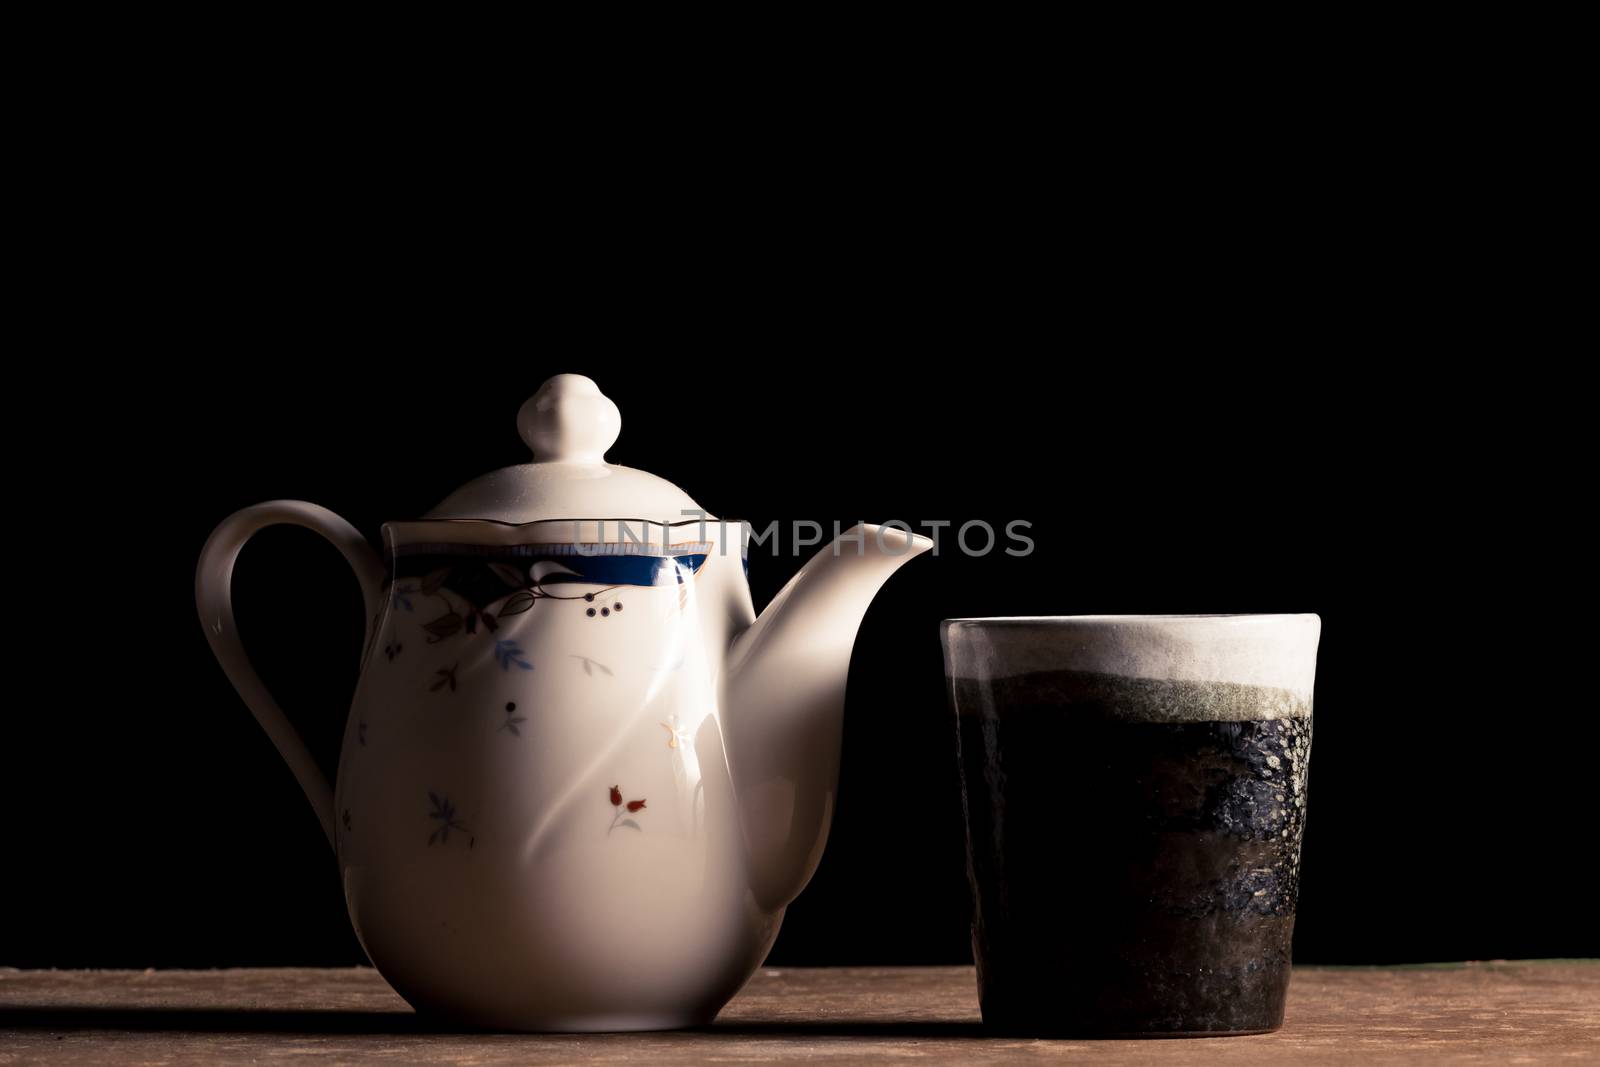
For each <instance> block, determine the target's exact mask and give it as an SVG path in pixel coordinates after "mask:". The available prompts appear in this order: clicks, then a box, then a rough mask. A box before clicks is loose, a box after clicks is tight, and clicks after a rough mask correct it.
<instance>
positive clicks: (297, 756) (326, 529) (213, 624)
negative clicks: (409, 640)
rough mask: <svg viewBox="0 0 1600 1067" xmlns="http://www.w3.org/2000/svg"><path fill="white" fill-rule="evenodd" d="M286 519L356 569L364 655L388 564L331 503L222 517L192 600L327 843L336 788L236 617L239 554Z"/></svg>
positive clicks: (278, 504) (289, 503)
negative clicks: (250, 650) (254, 662)
mask: <svg viewBox="0 0 1600 1067" xmlns="http://www.w3.org/2000/svg"><path fill="white" fill-rule="evenodd" d="M285 523H286V524H289V525H293V526H303V527H305V528H306V529H308V530H315V531H316V532H317V533H319V534H321V535H322V536H323V537H325V538H327V539H328V540H329V541H330V542H332V543H333V546H334V547H335V548H337V549H338V550H339V551H340V552H341V553H342V554H343V555H344V558H345V560H346V561H348V562H349V564H350V566H351V567H352V568H353V569H354V570H355V572H356V580H357V581H359V582H360V583H361V595H362V597H363V598H364V599H365V600H366V606H367V638H366V641H365V642H364V643H363V644H362V649H363V652H365V649H366V647H367V645H369V644H371V642H372V627H373V625H374V624H375V622H376V620H377V617H378V613H379V611H380V610H381V609H382V607H383V564H382V562H380V561H379V559H378V555H377V553H375V552H374V551H373V550H372V546H371V545H369V544H367V540H366V538H364V537H362V536H361V534H360V533H359V532H358V531H357V530H356V528H355V527H353V526H351V525H350V524H349V523H348V522H345V521H344V520H343V519H341V518H340V517H339V516H337V515H335V514H334V513H333V512H331V511H329V510H328V509H327V508H321V507H318V506H317V505H315V504H308V503H306V502H305V501H303V500H269V501H267V502H266V503H265V504H256V505H255V506H254V507H248V508H245V509H244V510H242V511H236V512H234V513H233V514H232V515H230V516H228V517H227V518H226V519H224V520H223V521H222V524H221V525H219V526H218V527H217V528H216V529H215V530H214V531H212V534H211V536H210V537H209V538H208V539H207V540H206V546H205V548H204V549H202V550H201V552H200V565H199V567H197V568H196V570H195V576H194V599H195V605H196V606H197V607H198V608H199V609H200V625H201V626H202V627H204V629H205V632H206V640H207V641H209V642H210V643H211V651H212V652H213V653H214V654H215V655H216V657H217V661H218V662H219V663H221V664H222V670H223V672H224V673H225V674H227V676H228V680H229V681H231V682H232V683H233V687H234V688H235V689H237V690H238V691H239V695H240V696H241V697H243V698H244V702H245V704H246V705H247V706H248V707H249V708H250V712H251V714H253V715H254V716H255V717H256V721H257V722H259V723H260V724H261V728H262V729H263V730H265V731H266V732H267V736H268V737H270V738H271V739H272V743H273V744H274V745H276V746H277V749H278V754H279V755H280V756H282V757H283V759H284V762H286V763H288V764H289V769H290V770H291V771H293V772H294V776H295V779H296V780H297V781H298V782H299V783H300V788H301V789H303V790H305V794H306V799H307V800H309V801H311V806H312V807H313V808H315V809H316V812H317V818H318V819H320V820H321V821H322V832H323V833H325V834H327V835H328V844H329V845H333V844H334V836H333V790H332V789H331V788H330V787H329V785H328V779H327V777H326V776H325V775H324V774H323V773H322V768H320V767H318V766H317V763H316V761H315V760H313V759H312V758H311V752H310V750H308V749H307V748H306V745H305V742H304V741H303V740H301V738H300V735H299V734H298V733H296V732H295V729H294V727H293V726H291V725H290V724H289V719H288V717H287V716H285V715H284V713H283V709H282V708H280V707H279V706H278V702H277V701H276V700H273V699H272V694H271V693H269V692H267V687H266V686H265V685H264V684H263V683H262V681H261V677H260V676H259V675H258V674H256V671H255V668H254V667H252V666H251V665H250V657H249V656H247V655H246V654H245V651H244V645H243V644H241V643H240V641H239V634H238V628H237V626H235V624H234V621H233V565H234V562H235V561H236V560H237V559H238V558H239V550H240V549H241V548H243V547H244V543H245V542H246V541H248V540H250V538H251V536H252V535H254V534H255V533H256V531H257V530H261V529H264V528H265V527H268V526H277V525H280V524H285Z"/></svg>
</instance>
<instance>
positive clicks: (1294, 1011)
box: [0, 961, 1600, 1067]
mask: <svg viewBox="0 0 1600 1067" xmlns="http://www.w3.org/2000/svg"><path fill="white" fill-rule="evenodd" d="M1056 1059H1060V1060H1073V1061H1076V1062H1084V1063H1104V1064H1132V1063H1139V1064H1197V1063H1219V1064H1280V1063H1286V1062H1288V1063H1296V1064H1324V1063H1329V1064H1331V1063H1359V1064H1361V1065H1362V1067H1373V1065H1379V1064H1390V1063H1406V1064H1411V1063H1429V1064H1431V1063H1452V1064H1454V1063H1462V1064H1478V1063H1482V1064H1491V1063H1492V1064H1518V1063H1527V1064H1550V1063H1555V1064H1569V1063H1570V1064H1578V1063H1600V962H1597V961H1540V962H1513V963H1481V964H1455V965H1443V966H1435V967H1422V968H1396V969H1386V968H1349V969H1320V968H1310V969H1307V968H1301V969H1298V970H1296V972H1295V976H1294V982H1293V985H1292V987H1291V990H1290V997H1289V1011H1288V1023H1287V1025H1286V1026H1285V1027H1284V1029H1283V1030H1282V1031H1280V1032H1278V1033H1276V1034H1268V1035H1264V1036H1259V1037H1236V1038H1208V1039H1199V1040H1166V1041H1160V1040H1158V1041H1040V1040H1018V1039H1012V1038H1004V1039H1002V1038H994V1037H988V1036H986V1035H985V1034H984V1031H983V1029H982V1027H981V1025H980V1022H979V1016H978V1002H977V996H976V993H975V989H974V985H973V974H972V968H970V967H934V968H838V969H835V968H827V969H765V970H762V971H760V972H759V973H757V974H756V976H755V977H754V978H752V979H751V980H750V983H749V985H748V986H746V987H745V989H744V991H743V992H741V993H740V994H739V996H738V997H737V998H735V999H734V1001H733V1003H731V1004H730V1005H729V1006H728V1007H727V1009H726V1010H724V1011H723V1013H722V1015H721V1016H720V1017H719V1018H718V1020H717V1022H716V1024H715V1025H714V1026H712V1027H710V1028H708V1029H705V1030H699V1031H679V1032H667V1033H652V1034H602V1035H524V1034H492V1033H473V1032H461V1031H451V1030H447V1029H446V1030H441V1029H439V1028H437V1027H435V1026H433V1025H430V1024H429V1023H428V1022H426V1021H424V1020H421V1019H419V1018H418V1017H417V1016H416V1015H414V1014H413V1013H412V1011H411V1009H410V1008H409V1007H407V1006H406V1004H405V1002H404V1001H402V1000H401V999H400V998H399V997H398V996H396V995H395V994H394V993H393V992H392V991H391V990H390V989H389V987H388V986H387V985H385V984H384V982H383V980H382V979H381V978H379V977H378V975H377V973H376V972H374V971H372V970H370V969H367V968H354V969H350V970H232V971H145V972H137V971H16V970H7V969H0V1064H35V1063H38V1064H53V1063H74V1064H106V1065H122V1064H191V1063H193V1064H211V1065H226V1064H236V1063H254V1064H267V1065H271V1064H278V1063H308V1062H309V1063H423V1062H426V1063H446V1064H459V1065H463V1067H467V1065H480V1064H512V1063H515V1064H546V1063H650V1064H708V1063H785V1062H791V1061H800V1060H809V1061H817V1062H825V1063H839V1064H850V1063H874V1064H881V1063H885V1062H894V1061H900V1060H906V1061H909V1060H915V1061H917V1062H919V1063H935V1064H936V1063H962V1064H987V1063H1028V1062H1033V1061H1036V1060H1056Z"/></svg>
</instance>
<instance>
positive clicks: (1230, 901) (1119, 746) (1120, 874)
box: [952, 671, 1311, 1035]
mask: <svg viewBox="0 0 1600 1067" xmlns="http://www.w3.org/2000/svg"><path fill="white" fill-rule="evenodd" d="M952 686H953V693H954V697H955V701H956V706H957V719H958V723H959V738H960V753H961V762H962V774H963V791H964V801H965V804H966V813H967V830H968V842H967V843H968V873H969V876H970V879H971V882H972V890H973V899H974V904H975V907H974V917H973V931H972V936H973V953H974V956H975V957H976V959H977V962H978V972H979V973H978V986H979V996H980V998H981V1001H982V1006H983V1017H984V1021H985V1023H986V1024H987V1025H989V1026H991V1027H994V1028H997V1029H1000V1030H1012V1031H1016V1032H1022V1033H1030V1034H1040V1033H1056V1034H1077V1035H1114V1034H1156V1033H1170V1034H1199V1033H1218V1032H1230V1033H1240V1032H1251V1031H1263V1030H1273V1029H1276V1028H1278V1027H1279V1026H1281V1025H1283V1006H1284V998H1285V995H1286V993H1287V990H1288V984H1289V957H1290V939H1291V936H1292V934H1293V931H1294V910H1295V898H1296V895H1297V892H1298V888H1299V885H1298V883H1299V857H1300V838H1301V834H1302V831H1303V828H1304V826H1305V810H1306V809H1305V803H1306V770H1307V763H1308V759H1309V756H1310V748H1311V718H1310V714H1309V712H1310V709H1309V707H1305V706H1303V703H1304V702H1303V701H1299V700H1298V699H1297V698H1295V697H1294V696H1293V695H1292V694H1290V693H1288V692H1287V691H1284V690H1276V689H1264V688H1260V687H1252V686H1242V685H1235V684H1231V683H1186V682H1169V681H1148V680H1142V679H1130V678H1121V677H1116V676H1110V675H1101V674H1090V673H1084V672H1073V671H1061V672H1052V673H1049V674H1037V675H1025V676H1022V677H1019V678H1013V679H1004V680H1000V681H990V682H988V683H985V684H983V685H979V684H978V683H974V682H970V681H966V680H963V679H955V680H954V681H953V682H952Z"/></svg>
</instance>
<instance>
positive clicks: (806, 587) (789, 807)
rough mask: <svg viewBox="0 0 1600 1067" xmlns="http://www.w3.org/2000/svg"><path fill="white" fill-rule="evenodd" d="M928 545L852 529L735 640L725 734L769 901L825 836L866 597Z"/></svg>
mask: <svg viewBox="0 0 1600 1067" xmlns="http://www.w3.org/2000/svg"><path fill="white" fill-rule="evenodd" d="M932 547H933V542H932V541H931V540H929V539H928V538H926V537H922V536H920V535H918V534H913V533H910V532H909V531H905V530H901V529H897V528H895V527H887V526H869V525H859V526H856V527H854V528H852V529H850V530H847V531H846V532H845V533H843V534H840V535H839V537H838V538H836V539H835V540H834V542H833V544H831V545H829V546H828V547H827V548H824V549H823V550H822V551H821V552H819V553H818V554H817V555H816V556H814V557H813V558H812V559H811V560H810V561H809V562H808V563H807V564H806V565H805V566H804V567H802V568H801V569H800V573H799V574H796V575H795V576H794V578H793V579H792V580H791V581H790V582H789V584H788V585H786V586H784V587H783V589H782V590H781V591H779V593H778V595H777V596H776V597H774V598H773V601H772V603H771V604H769V605H768V606H767V609H766V610H765V611H764V612H762V613H761V616H760V618H758V619H756V620H755V622H754V623H753V624H752V625H751V626H750V627H749V628H748V629H747V630H745V631H744V633H742V634H740V635H739V637H738V638H737V639H736V640H735V641H734V643H733V647H732V649H731V650H730V652H729V656H728V659H727V663H728V671H727V674H726V676H725V683H724V701H723V708H724V709H725V715H724V722H725V729H726V733H727V736H726V739H725V741H726V744H727V751H728V757H729V769H730V771H731V773H732V775H733V782H734V786H735V789H736V790H737V794H738V797H739V809H740V816H741V820H742V824H743V829H744V837H745V845H746V849H747V856H748V858H749V863H750V879H751V885H752V886H753V887H754V889H755V893H756V897H757V900H758V902H759V903H760V904H761V905H762V906H763V907H765V908H769V909H774V910H775V909H777V908H781V907H784V906H786V905H787V904H788V903H789V902H790V901H792V900H793V899H794V898H795V897H796V896H798V895H799V894H800V891H801V890H802V889H804V888H805V886H806V883H807V882H809V881H810V880H811V875H812V873H813V872H815V870H816V868H817V861H818V860H819V859H821V857H822V849H823V846H824V845H825V844H826V843H827V840H828V827H829V824H830V822H831V821H832V818H833V806H834V794H835V792H836V790H837V788H838V781H839V738H840V730H841V726H842V724H843V719H844V691H845V681H846V679H847V677H848V675H849V671H850V651H851V649H852V648H853V647H854V646H855V640H856V631H857V630H858V629H859V628H860V626H861V620H862V618H863V617H864V616H865V615H866V612H867V605H868V604H870V603H871V602H872V598H873V597H874V596H875V595H876V594H877V592H878V590H879V588H880V587H881V586H882V585H883V583H884V582H886V581H888V579H889V576H890V575H891V574H893V573H894V572H895V571H896V570H898V569H899V568H900V567H901V566H902V565H903V564H905V563H906V562H907V561H909V560H911V559H912V558H914V557H916V556H919V555H921V554H922V553H923V552H926V551H927V550H928V549H930V548H932Z"/></svg>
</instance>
